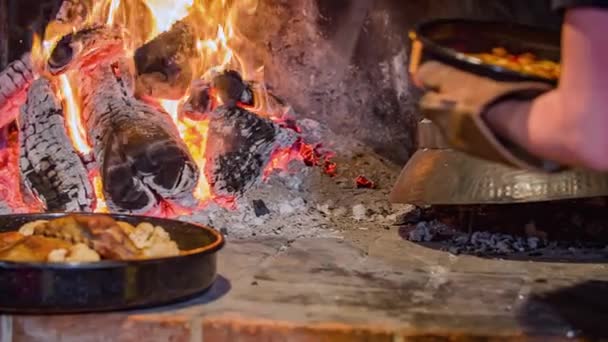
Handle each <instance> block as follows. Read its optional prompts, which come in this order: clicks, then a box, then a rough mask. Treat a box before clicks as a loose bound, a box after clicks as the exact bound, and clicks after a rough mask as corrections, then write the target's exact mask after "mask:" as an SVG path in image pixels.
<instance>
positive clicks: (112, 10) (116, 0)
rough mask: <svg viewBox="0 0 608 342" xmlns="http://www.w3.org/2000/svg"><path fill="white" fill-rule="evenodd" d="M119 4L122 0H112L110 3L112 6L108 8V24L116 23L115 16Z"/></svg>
mask: <svg viewBox="0 0 608 342" xmlns="http://www.w3.org/2000/svg"><path fill="white" fill-rule="evenodd" d="M119 6H120V0H112V2H111V3H110V8H109V9H108V18H107V20H106V25H108V26H112V25H114V17H115V16H116V12H117V11H118V7H119Z"/></svg>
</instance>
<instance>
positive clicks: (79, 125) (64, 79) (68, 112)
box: [59, 74, 92, 155]
mask: <svg viewBox="0 0 608 342" xmlns="http://www.w3.org/2000/svg"><path fill="white" fill-rule="evenodd" d="M59 81H60V85H61V97H62V98H63V103H64V105H63V107H64V112H65V118H66V126H67V127H66V128H67V131H68V134H69V136H70V140H72V145H74V148H75V149H76V151H78V152H80V153H81V154H83V155H86V154H89V153H91V150H92V148H91V146H90V145H89V143H88V141H87V133H86V130H85V128H84V124H83V122H82V116H81V115H80V107H79V106H78V102H77V101H76V97H75V96H74V88H73V87H72V84H71V82H70V78H69V77H68V75H67V74H63V75H61V76H59Z"/></svg>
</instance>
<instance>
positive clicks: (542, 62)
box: [468, 47, 560, 80]
mask: <svg viewBox="0 0 608 342" xmlns="http://www.w3.org/2000/svg"><path fill="white" fill-rule="evenodd" d="M468 55H469V56H471V57H476V58H479V59H480V60H481V61H482V62H483V63H486V64H492V65H496V66H500V67H503V68H506V69H510V70H513V71H517V72H521V73H523V74H527V75H532V76H537V77H542V78H547V79H551V80H557V79H559V75H560V64H559V63H556V62H553V61H550V60H547V59H538V58H537V57H536V56H535V55H534V54H532V53H523V54H520V55H514V54H511V53H510V52H509V51H507V50H506V49H504V48H502V47H497V48H494V49H492V52H491V53H476V54H468Z"/></svg>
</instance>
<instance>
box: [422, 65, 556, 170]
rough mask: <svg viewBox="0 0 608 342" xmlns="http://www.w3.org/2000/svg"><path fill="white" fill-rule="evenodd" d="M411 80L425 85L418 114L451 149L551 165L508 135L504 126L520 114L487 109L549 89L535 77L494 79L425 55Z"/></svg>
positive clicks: (543, 166) (489, 157)
mask: <svg viewBox="0 0 608 342" xmlns="http://www.w3.org/2000/svg"><path fill="white" fill-rule="evenodd" d="M414 79H415V82H416V83H417V85H418V86H419V87H420V88H422V89H424V90H426V93H425V95H424V96H423V97H422V99H421V101H420V108H421V110H422V113H423V115H424V116H426V117H427V118H429V119H430V120H432V121H433V122H434V123H435V124H436V125H437V126H438V127H439V129H440V130H441V131H442V133H443V134H444V136H445V138H446V140H447V142H448V143H449V144H450V145H451V146H452V147H453V148H455V149H458V150H461V151H463V152H467V153H469V154H472V155H475V156H477V157H481V158H484V159H487V160H491V161H496V162H501V163H506V164H509V165H511V166H516V167H520V168H529V169H540V170H545V171H547V170H549V171H552V170H554V169H557V166H556V165H555V164H554V163H550V162H546V161H544V160H541V159H539V158H537V157H535V156H533V155H532V154H531V153H530V152H528V151H526V146H518V145H517V144H516V142H514V141H510V139H509V138H510V134H509V129H511V130H512V128H513V127H518V126H519V125H518V124H517V122H515V121H516V120H518V119H519V118H520V116H518V115H516V113H513V115H509V113H504V111H492V110H491V109H492V108H493V107H494V106H495V105H496V104H497V103H503V102H505V101H509V100H515V101H518V102H530V101H531V100H532V99H534V98H535V97H537V96H539V95H541V94H543V93H545V92H547V91H549V90H550V89H551V86H549V85H547V84H545V83H540V82H499V81H495V80H492V79H490V78H487V77H482V76H478V75H475V74H472V73H468V72H465V71H461V70H459V69H456V68H454V67H451V66H448V65H445V64H442V63H439V62H436V61H430V62H427V63H425V64H423V65H422V66H421V67H420V69H419V70H418V72H416V74H415V75H414Z"/></svg>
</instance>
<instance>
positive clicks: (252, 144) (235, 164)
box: [205, 106, 296, 196]
mask: <svg viewBox="0 0 608 342" xmlns="http://www.w3.org/2000/svg"><path fill="white" fill-rule="evenodd" d="M295 140H296V136H295V134H293V132H292V131H290V130H285V129H283V128H281V127H279V126H278V125H277V124H275V123H274V122H272V121H270V120H268V119H265V118H262V117H260V116H258V115H256V114H253V113H251V112H248V111H247V110H245V109H242V108H239V107H236V106H221V107H218V108H217V109H216V110H215V111H214V112H213V113H212V114H211V120H210V123H209V135H208V138H207V150H206V164H205V175H206V176H207V180H208V181H209V184H210V185H211V188H212V189H213V192H214V193H215V194H217V195H220V196H239V195H242V194H243V193H245V192H246V191H247V190H248V189H250V188H251V187H253V186H254V185H256V184H257V183H258V182H259V181H260V180H261V178H262V175H263V172H264V169H265V168H266V166H267V164H268V162H269V160H270V157H271V156H272V152H274V151H275V150H276V149H278V148H285V147H289V146H291V145H293V143H294V142H295Z"/></svg>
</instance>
